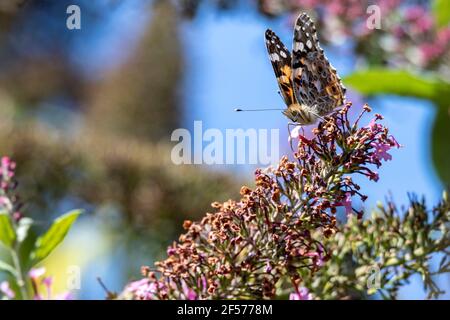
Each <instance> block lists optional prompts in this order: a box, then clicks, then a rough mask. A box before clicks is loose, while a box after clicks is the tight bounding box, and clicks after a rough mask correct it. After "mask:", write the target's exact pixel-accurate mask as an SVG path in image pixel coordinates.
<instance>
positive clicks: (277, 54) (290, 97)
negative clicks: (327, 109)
mask: <svg viewBox="0 0 450 320" xmlns="http://www.w3.org/2000/svg"><path fill="white" fill-rule="evenodd" d="M266 46H267V51H268V53H269V58H270V61H271V62H272V66H273V70H274V72H275V75H276V77H277V81H278V85H279V86H280V93H281V96H282V97H283V99H284V102H285V103H286V105H287V106H290V105H292V104H293V103H295V102H296V98H295V94H294V87H293V82H292V62H291V54H290V52H289V50H288V49H287V48H286V46H285V45H284V44H283V42H281V40H280V38H279V37H278V36H277V35H276V34H275V32H273V31H272V30H270V29H268V30H266Z"/></svg>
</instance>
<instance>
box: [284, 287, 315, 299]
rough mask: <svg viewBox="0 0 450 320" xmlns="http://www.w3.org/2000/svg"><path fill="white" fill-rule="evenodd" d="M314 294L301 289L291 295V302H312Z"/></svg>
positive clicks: (303, 288)
mask: <svg viewBox="0 0 450 320" xmlns="http://www.w3.org/2000/svg"><path fill="white" fill-rule="evenodd" d="M312 299H313V297H312V294H311V293H309V290H308V289H307V288H305V287H301V288H299V290H298V291H297V292H293V293H291V294H290V295H289V300H312Z"/></svg>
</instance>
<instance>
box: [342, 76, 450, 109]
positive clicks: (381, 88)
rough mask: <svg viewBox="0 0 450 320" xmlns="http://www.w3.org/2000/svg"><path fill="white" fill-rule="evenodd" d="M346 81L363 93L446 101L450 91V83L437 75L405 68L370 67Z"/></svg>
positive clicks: (345, 79)
mask: <svg viewBox="0 0 450 320" xmlns="http://www.w3.org/2000/svg"><path fill="white" fill-rule="evenodd" d="M344 83H346V84H348V85H349V86H351V87H352V88H354V89H356V90H357V91H359V92H360V93H362V94H365V95H368V96H371V95H377V94H396V95H400V96H410V97H417V98H423V99H428V100H432V101H435V102H436V101H439V102H441V101H444V100H446V99H447V97H448V94H449V93H450V84H449V83H447V82H445V81H443V80H441V79H439V78H438V77H437V76H434V75H429V76H427V77H425V76H423V75H416V74H414V73H411V72H408V71H405V70H393V69H383V68H379V69H369V70H364V71H357V72H354V73H352V74H350V75H348V76H347V77H345V78H344Z"/></svg>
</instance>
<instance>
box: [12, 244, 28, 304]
mask: <svg viewBox="0 0 450 320" xmlns="http://www.w3.org/2000/svg"><path fill="white" fill-rule="evenodd" d="M17 249H18V248H17V246H15V247H14V249H11V257H12V260H13V264H14V268H15V269H16V282H17V285H18V286H19V290H20V294H21V296H22V299H23V300H28V299H29V297H28V292H27V288H26V285H25V281H24V279H23V273H22V267H21V265H20V259H19V255H18V250H17Z"/></svg>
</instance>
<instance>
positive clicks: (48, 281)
mask: <svg viewBox="0 0 450 320" xmlns="http://www.w3.org/2000/svg"><path fill="white" fill-rule="evenodd" d="M42 283H43V284H44V285H45V287H46V288H47V299H49V300H50V299H51V296H52V283H53V277H45V278H44V279H42Z"/></svg>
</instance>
